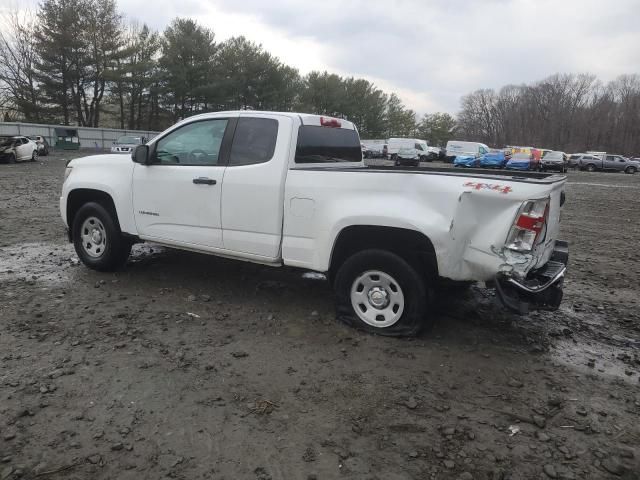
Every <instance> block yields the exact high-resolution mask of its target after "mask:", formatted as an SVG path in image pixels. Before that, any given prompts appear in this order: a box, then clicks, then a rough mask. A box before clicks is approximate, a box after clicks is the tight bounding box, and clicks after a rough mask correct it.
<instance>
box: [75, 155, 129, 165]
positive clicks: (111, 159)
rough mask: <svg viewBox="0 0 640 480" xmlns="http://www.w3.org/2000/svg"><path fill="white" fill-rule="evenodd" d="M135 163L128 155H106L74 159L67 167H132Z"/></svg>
mask: <svg viewBox="0 0 640 480" xmlns="http://www.w3.org/2000/svg"><path fill="white" fill-rule="evenodd" d="M132 163H133V161H132V160H131V157H130V156H128V155H122V154H115V153H108V154H104V155H89V156H87V157H80V158H74V159H73V160H71V161H70V162H69V163H68V164H67V166H69V167H75V166H83V167H84V166H90V165H95V166H105V165H109V166H111V165H125V164H126V165H130V164H132Z"/></svg>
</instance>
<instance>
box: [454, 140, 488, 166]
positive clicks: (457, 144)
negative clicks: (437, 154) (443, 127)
mask: <svg viewBox="0 0 640 480" xmlns="http://www.w3.org/2000/svg"><path fill="white" fill-rule="evenodd" d="M489 150H490V148H489V147H488V146H487V145H485V144H484V143H480V142H461V141H459V140H449V141H448V142H447V147H446V153H445V159H446V160H448V161H449V162H453V161H454V160H455V158H456V157H465V156H469V157H476V158H479V157H481V156H482V155H484V154H486V153H489Z"/></svg>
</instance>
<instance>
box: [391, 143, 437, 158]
mask: <svg viewBox="0 0 640 480" xmlns="http://www.w3.org/2000/svg"><path fill="white" fill-rule="evenodd" d="M407 148H412V149H415V150H417V151H418V153H419V156H420V160H421V161H423V162H426V161H431V160H433V159H434V156H433V155H432V153H431V152H430V151H429V145H428V144H427V141H426V140H420V139H419V138H390V139H389V140H387V155H389V157H390V158H391V160H396V158H397V156H398V152H399V151H400V150H401V149H407Z"/></svg>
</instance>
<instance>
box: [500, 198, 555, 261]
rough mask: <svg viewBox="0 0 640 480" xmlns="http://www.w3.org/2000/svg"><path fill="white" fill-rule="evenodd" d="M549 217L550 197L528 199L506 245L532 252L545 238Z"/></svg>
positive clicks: (519, 250)
mask: <svg viewBox="0 0 640 480" xmlns="http://www.w3.org/2000/svg"><path fill="white" fill-rule="evenodd" d="M548 218H549V199H548V198H544V199H541V200H527V201H526V202H524V204H523V205H522V207H520V210H518V215H517V216H516V220H515V222H514V224H513V226H512V227H511V230H510V231H509V236H508V237H507V242H506V247H507V248H508V249H510V250H515V251H518V252H530V251H532V250H533V249H534V247H535V246H536V245H537V244H538V241H539V240H540V241H541V240H543V239H544V237H545V233H546V229H547V219H548Z"/></svg>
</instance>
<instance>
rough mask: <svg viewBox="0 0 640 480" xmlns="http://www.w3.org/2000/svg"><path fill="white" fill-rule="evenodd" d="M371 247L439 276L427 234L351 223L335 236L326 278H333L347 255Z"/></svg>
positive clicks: (433, 275) (424, 271)
mask: <svg viewBox="0 0 640 480" xmlns="http://www.w3.org/2000/svg"><path fill="white" fill-rule="evenodd" d="M371 248H379V249H383V250H388V251H391V252H393V253H395V254H396V255H399V256H400V257H402V258H404V259H405V260H406V261H407V262H409V264H411V265H412V266H414V267H416V268H417V269H418V271H419V272H420V273H423V274H425V275H426V276H427V277H429V278H430V279H435V278H437V276H438V263H437V261H436V252H435V249H434V248H433V243H431V240H429V238H428V237H427V236H426V235H424V234H422V233H420V232H417V231H415V230H410V229H406V228H397V227H383V226H375V225H353V226H350V227H346V228H344V229H343V230H342V231H341V232H340V233H339V234H338V237H337V238H336V241H335V243H334V245H333V251H332V253H331V265H330V266H329V280H331V281H333V278H334V276H335V274H336V272H337V270H338V268H340V265H342V263H343V262H344V261H345V260H346V259H347V258H349V257H350V256H351V255H353V254H354V253H357V252H360V251H362V250H367V249H371Z"/></svg>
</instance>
